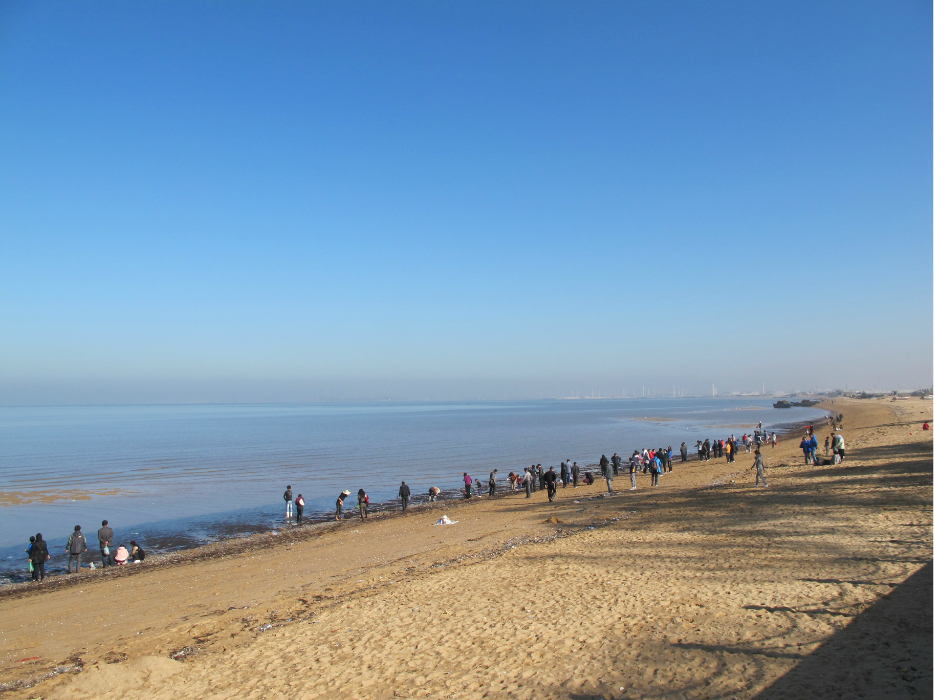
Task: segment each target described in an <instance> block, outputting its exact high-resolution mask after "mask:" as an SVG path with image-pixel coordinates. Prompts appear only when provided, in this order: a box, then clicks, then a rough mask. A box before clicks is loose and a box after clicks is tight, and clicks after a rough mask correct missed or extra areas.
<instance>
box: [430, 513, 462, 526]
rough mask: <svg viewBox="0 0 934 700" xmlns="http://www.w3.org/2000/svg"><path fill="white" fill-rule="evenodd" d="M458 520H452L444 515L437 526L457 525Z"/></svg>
mask: <svg viewBox="0 0 934 700" xmlns="http://www.w3.org/2000/svg"><path fill="white" fill-rule="evenodd" d="M456 524H457V521H456V520H451V519H450V518H449V517H448V516H446V515H442V516H441V519H440V520H439V521H438V522H436V523H435V525H456Z"/></svg>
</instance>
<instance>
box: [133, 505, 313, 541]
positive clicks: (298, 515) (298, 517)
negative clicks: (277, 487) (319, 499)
mask: <svg viewBox="0 0 934 700" xmlns="http://www.w3.org/2000/svg"><path fill="white" fill-rule="evenodd" d="M304 512H305V498H304V496H302V494H298V496H297V497H296V499H295V522H296V523H297V524H299V525H301V524H302V513H304ZM130 544H133V543H132V542H131V543H130Z"/></svg>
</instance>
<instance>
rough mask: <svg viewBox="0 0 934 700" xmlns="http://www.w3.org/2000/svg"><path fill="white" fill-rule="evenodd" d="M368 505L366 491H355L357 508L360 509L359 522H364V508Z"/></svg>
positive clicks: (368, 500) (368, 499)
mask: <svg viewBox="0 0 934 700" xmlns="http://www.w3.org/2000/svg"><path fill="white" fill-rule="evenodd" d="M368 505H370V497H369V496H367V495H366V491H364V490H363V489H359V490H358V491H357V507H358V508H359V509H360V520H366V507H367V506H368Z"/></svg>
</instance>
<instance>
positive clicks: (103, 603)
mask: <svg viewBox="0 0 934 700" xmlns="http://www.w3.org/2000/svg"><path fill="white" fill-rule="evenodd" d="M825 407H826V408H828V409H829V410H832V411H835V412H842V413H844V415H845V421H844V424H843V433H844V435H845V437H846V440H847V461H846V463H845V464H844V465H838V466H822V467H811V466H809V467H805V466H804V465H803V459H802V457H801V452H800V450H798V448H797V443H798V439H785V440H783V441H782V442H781V443H780V444H779V446H778V447H777V448H775V449H772V448H767V449H766V450H765V459H766V464H767V472H766V473H767V478H768V480H769V488H768V489H756V488H755V487H754V483H755V474H754V472H753V471H750V470H749V467H750V466H751V464H752V456H751V455H747V454H746V453H743V452H741V453H740V455H739V457H738V460H737V462H736V463H735V464H732V465H730V464H727V463H726V462H725V460H723V459H720V460H713V461H711V462H708V463H698V462H691V463H689V464H688V465H684V466H682V465H681V464H680V463H678V462H675V471H674V473H673V474H671V475H665V476H663V477H662V479H661V485H660V486H659V487H658V488H654V489H653V488H650V487H649V485H648V484H649V479H648V477H647V476H642V475H640V476H639V477H638V479H639V489H638V490H637V491H634V492H630V491H628V490H626V489H628V486H629V478H628V474H627V475H626V476H620V477H618V478H617V479H616V480H615V482H614V486H615V487H616V488H617V489H618V492H617V494H616V495H614V496H612V497H607V498H603V497H601V494H602V492H603V491H604V490H605V487H604V486H603V482H602V481H601V482H598V483H597V484H595V485H594V486H591V487H581V488H578V489H571V488H569V489H560V488H559V491H558V498H557V502H556V503H554V504H549V503H548V502H547V498H546V496H545V494H543V493H540V492H539V493H536V494H534V496H533V498H532V499H529V500H526V499H525V498H523V497H522V496H519V495H511V496H510V497H508V498H502V499H497V500H496V501H493V502H491V501H490V500H489V499H488V498H483V499H480V500H475V501H472V502H470V503H441V504H436V505H435V506H434V507H431V508H429V507H424V508H420V509H417V510H414V511H413V512H411V513H410V514H409V515H407V516H405V517H394V516H383V517H380V518H373V519H371V520H370V521H368V522H366V523H360V521H359V520H355V521H346V522H343V523H339V524H337V523H335V524H333V525H325V526H315V527H307V528H291V529H286V530H283V532H282V533H281V534H279V535H265V536H261V537H255V538H251V539H250V540H249V541H246V542H244V541H237V542H234V543H228V544H225V545H211V546H208V547H205V548H202V549H201V550H197V551H196V552H190V553H186V554H183V555H172V556H169V557H164V558H161V559H160V560H158V561H154V562H152V563H148V562H147V563H146V564H143V565H137V566H135V567H126V568H124V569H121V570H119V571H114V572H109V573H107V574H102V573H101V572H88V573H85V574H81V575H78V576H73V577H70V578H65V577H60V578H59V580H57V581H56V582H55V583H54V584H53V585H48V586H47V590H44V591H42V590H37V588H36V587H30V586H29V585H23V586H15V587H10V589H9V590H6V591H3V592H2V593H0V619H2V620H3V625H2V640H0V674H2V675H0V683H4V684H6V685H5V686H3V687H5V688H7V690H6V692H5V693H4V697H9V698H36V697H42V698H48V699H52V700H54V699H62V700H64V699H77V698H199V699H205V698H232V697H236V698H393V697H429V698H507V697H508V698H569V699H570V698H574V699H582V698H598V697H600V698H606V699H607V700H609V699H610V698H613V699H619V698H753V697H756V698H808V697H832V698H836V697H843V698H855V697H865V698H887V697H899V696H904V697H910V696H912V695H915V694H918V695H919V696H921V697H929V696H930V693H931V686H932V676H931V670H932V669H931V658H932V645H931V635H932V629H931V603H932V592H931V547H932V538H931V487H932V473H931V467H932V461H931V460H932V452H931V433H930V432H922V431H921V430H920V428H921V423H922V421H923V420H930V419H931V404H930V403H929V402H923V401H920V400H912V401H900V402H894V403H893V402H889V401H884V400H861V401H858V400H838V401H837V402H836V403H835V404H834V405H829V404H828V405H826V406H825ZM828 432H829V430H828V429H827V428H826V427H823V426H822V427H821V428H820V429H819V431H818V436H819V438H820V440H821V445H822V446H823V438H824V436H825V435H826V434H827V433H828ZM604 449H605V448H604V446H599V445H597V446H595V447H594V453H595V455H599V453H600V452H602V451H604ZM445 513H446V514H447V515H449V516H450V517H451V519H453V520H456V521H458V523H457V524H456V525H451V526H432V525H431V524H432V523H433V522H435V521H436V520H437V519H438V518H439V517H440V516H441V515H442V514H445ZM172 657H174V659H178V660H173V658H172ZM56 669H57V670H56ZM50 674H51V676H50V677H48V678H47V679H45V680H42V681H39V682H37V680H38V679H40V678H42V677H44V676H48V675H50ZM31 684H33V685H31ZM26 685H28V686H30V687H24V686H26Z"/></svg>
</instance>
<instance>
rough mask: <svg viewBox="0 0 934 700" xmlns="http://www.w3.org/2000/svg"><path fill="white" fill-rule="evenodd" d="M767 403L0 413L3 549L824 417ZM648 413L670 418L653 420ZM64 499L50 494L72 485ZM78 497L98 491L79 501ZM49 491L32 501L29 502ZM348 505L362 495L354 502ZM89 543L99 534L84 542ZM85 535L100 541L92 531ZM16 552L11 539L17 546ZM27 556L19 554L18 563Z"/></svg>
mask: <svg viewBox="0 0 934 700" xmlns="http://www.w3.org/2000/svg"><path fill="white" fill-rule="evenodd" d="M771 403H772V402H771V400H767V399H764V398H763V399H757V398H753V399H750V398H741V399H711V398H708V399H696V398H678V399H660V400H646V399H602V400H576V401H571V400H563V401H523V402H483V403H462V402H457V403H388V402H387V403H378V404H325V405H240V406H230V405H212V406H116V407H36V408H0V478H2V483H3V487H4V490H6V491H8V492H9V493H12V494H22V495H24V496H25V500H26V501H27V502H26V503H24V504H22V505H7V506H4V507H2V508H0V533H2V534H0V548H6V549H7V550H9V551H2V552H0V555H2V558H3V560H4V561H7V562H10V560H9V559H8V557H10V556H13V557H14V559H13V562H17V560H18V559H19V557H18V554H19V549H21V548H22V547H21V546H20V545H22V546H25V543H26V542H27V540H28V536H29V535H30V534H35V532H42V533H43V534H44V535H45V536H46V538H47V539H48V538H51V539H52V540H53V541H55V542H56V543H57V539H63V538H64V537H66V536H67V534H68V533H69V532H70V530H71V529H72V527H73V526H74V524H78V523H80V524H81V525H82V527H83V528H84V530H86V531H87V533H88V534H89V535H92V536H93V533H94V532H95V531H96V529H97V527H99V523H100V521H101V520H102V519H103V518H107V519H108V520H110V521H111V524H112V525H114V527H115V530H116V532H117V537H118V539H119V540H120V541H124V540H126V541H129V538H130V536H134V535H136V539H138V540H146V539H147V537H148V538H149V545H150V547H152V546H156V547H157V548H158V547H159V546H160V545H161V546H185V545H191V544H196V543H198V542H201V541H206V540H211V539H214V538H217V537H221V536H225V535H230V534H237V533H241V532H255V531H257V530H262V529H268V528H270V527H275V526H277V524H278V523H281V515H282V512H281V511H282V492H283V490H284V489H285V486H286V485H287V484H291V485H292V487H293V491H294V492H295V493H296V494H298V493H302V494H303V495H304V496H305V499H306V501H307V507H306V508H307V511H308V512H310V513H312V514H314V513H316V512H323V511H330V510H331V509H332V508H333V503H334V499H335V498H336V496H337V494H338V493H339V492H340V491H341V490H342V489H344V488H347V489H350V490H351V491H352V493H354V494H356V490H357V489H358V488H361V487H362V488H365V489H366V490H367V492H368V493H369V494H370V497H371V499H372V500H373V501H374V502H379V501H385V500H388V499H391V498H393V497H395V495H396V493H397V490H398V486H399V482H400V481H401V480H403V479H405V480H406V481H407V482H408V483H409V484H410V485H411V487H412V490H413V493H415V494H423V493H424V492H426V491H427V489H428V488H429V487H430V486H438V487H440V488H441V489H443V490H448V489H456V488H458V487H459V486H460V485H461V484H462V473H463V472H465V471H466V472H468V473H470V474H471V475H473V476H478V477H484V478H485V477H486V476H487V474H488V473H489V472H490V471H491V470H492V469H493V468H497V469H499V471H500V476H501V477H503V478H505V476H506V475H507V474H508V473H509V472H510V471H513V470H518V469H521V468H522V467H524V466H526V465H528V464H533V463H541V464H544V465H546V466H547V465H558V464H559V463H560V462H561V461H562V460H563V459H567V458H570V459H572V460H574V461H577V462H578V463H579V464H581V465H584V464H592V463H594V462H596V461H597V460H598V459H599V458H600V455H601V454H602V453H606V454H607V456H609V455H612V454H613V452H614V451H615V452H618V453H619V454H620V455H622V456H628V455H629V454H631V452H632V450H633V449H636V448H642V447H649V448H651V447H658V446H667V445H672V446H674V447H676V448H677V446H678V445H680V443H681V441H682V440H684V441H686V442H687V443H688V445H689V446H690V447H692V448H693V446H694V443H695V441H696V440H698V439H700V440H703V439H705V438H714V437H727V436H728V435H729V434H730V433H736V434H737V435H741V434H742V433H743V432H744V431H747V430H750V429H751V428H752V427H753V426H754V425H755V424H756V423H757V422H758V421H760V420H761V421H763V423H764V425H765V426H766V427H767V428H769V429H776V428H778V429H780V428H781V425H782V424H789V423H796V422H800V421H805V420H811V419H814V418H816V417H817V416H820V415H823V412H822V411H818V410H816V409H805V408H792V409H774V408H772V406H771ZM646 418H654V419H664V420H645V419H646ZM66 492H67V495H68V498H66V499H65V500H55V501H53V502H47V501H48V498H47V497H48V496H57V495H61V494H63V493H66ZM79 494H86V495H91V499H90V500H81V499H80V497H75V496H78V495H79ZM37 496H38V497H41V500H40V498H36V497H37ZM351 500H354V497H352V499H351ZM89 540H93V537H89ZM90 544H92V545H93V544H95V543H94V542H93V541H91V542H90ZM11 547H12V548H14V549H9V548H11ZM19 563H21V562H19Z"/></svg>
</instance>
